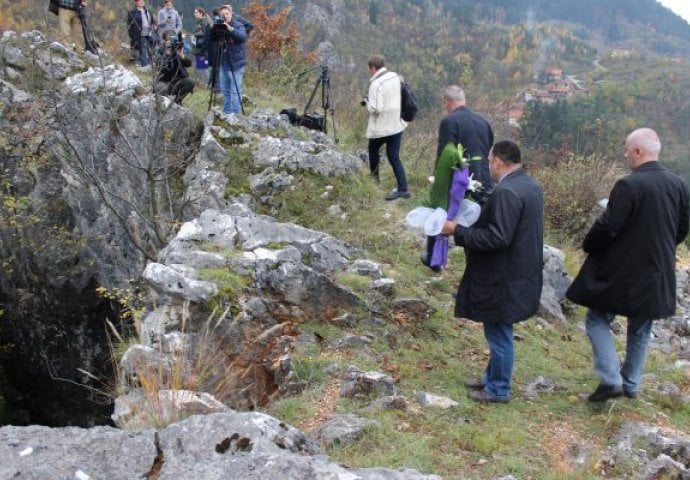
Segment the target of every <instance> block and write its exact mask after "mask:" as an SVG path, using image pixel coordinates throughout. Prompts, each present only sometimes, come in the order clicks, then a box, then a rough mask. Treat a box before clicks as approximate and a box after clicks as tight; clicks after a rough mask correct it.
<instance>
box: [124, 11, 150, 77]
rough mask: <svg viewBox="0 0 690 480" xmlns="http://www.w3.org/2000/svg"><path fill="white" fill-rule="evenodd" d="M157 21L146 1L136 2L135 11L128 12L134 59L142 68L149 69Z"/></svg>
mask: <svg viewBox="0 0 690 480" xmlns="http://www.w3.org/2000/svg"><path fill="white" fill-rule="evenodd" d="M155 30H156V20H155V19H154V18H153V15H152V14H151V12H149V10H148V8H146V6H145V5H144V0H134V9H132V10H130V11H129V12H127V34H128V35H129V44H130V47H131V49H132V52H133V53H134V58H135V60H136V61H137V63H138V64H139V66H140V67H144V68H145V67H148V64H149V57H150V55H151V46H152V45H153V40H152V34H153V33H154V32H155Z"/></svg>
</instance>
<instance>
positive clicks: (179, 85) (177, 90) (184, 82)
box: [155, 77, 194, 103]
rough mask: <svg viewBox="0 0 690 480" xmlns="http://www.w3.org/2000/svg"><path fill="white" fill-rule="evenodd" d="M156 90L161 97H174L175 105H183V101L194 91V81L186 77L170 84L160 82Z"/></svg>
mask: <svg viewBox="0 0 690 480" xmlns="http://www.w3.org/2000/svg"><path fill="white" fill-rule="evenodd" d="M155 88H156V92H157V93H158V94H159V95H173V96H174V97H175V103H182V99H183V98H184V97H186V96H187V95H189V94H190V93H192V92H193V91H194V80H192V79H191V78H189V77H185V78H180V79H178V80H173V81H172V82H169V83H168V82H158V83H156V87H155Z"/></svg>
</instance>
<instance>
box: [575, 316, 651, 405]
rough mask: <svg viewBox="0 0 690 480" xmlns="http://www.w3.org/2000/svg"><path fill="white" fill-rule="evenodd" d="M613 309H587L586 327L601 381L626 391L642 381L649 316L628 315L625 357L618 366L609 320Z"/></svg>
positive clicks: (611, 320)
mask: <svg viewBox="0 0 690 480" xmlns="http://www.w3.org/2000/svg"><path fill="white" fill-rule="evenodd" d="M614 318H615V315H614V314H612V313H606V312H600V311H597V310H591V309H590V310H588V311H587V318H586V321H585V327H586V330H587V336H588V337H589V341H590V342H591V344H592V354H593V356H594V371H595V372H596V374H597V375H598V376H599V378H600V380H601V383H602V384H604V385H613V386H618V385H621V386H623V388H624V389H625V391H627V392H631V393H634V392H637V391H638V390H639V389H640V386H641V384H642V374H643V372H644V362H645V358H646V356H647V347H648V346H649V338H650V335H651V333H652V323H653V322H652V320H649V319H640V318H628V330H627V341H626V344H625V360H624V361H623V366H622V367H621V363H620V359H619V358H618V353H617V352H616V345H615V343H614V338H613V333H612V332H611V322H613V319H614Z"/></svg>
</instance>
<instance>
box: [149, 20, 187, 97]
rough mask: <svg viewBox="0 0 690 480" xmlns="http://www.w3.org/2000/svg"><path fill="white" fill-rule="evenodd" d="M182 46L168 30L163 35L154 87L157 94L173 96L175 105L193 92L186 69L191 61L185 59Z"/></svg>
mask: <svg viewBox="0 0 690 480" xmlns="http://www.w3.org/2000/svg"><path fill="white" fill-rule="evenodd" d="M183 46H184V45H183V44H182V42H180V41H179V40H178V39H177V35H175V33H174V32H171V31H170V30H168V31H166V32H164V33H163V45H162V46H161V51H160V52H159V57H158V65H157V68H158V72H157V75H156V82H155V85H154V90H155V92H156V93H157V94H159V95H174V96H175V103H177V104H181V103H182V99H183V98H184V97H186V96H187V95H189V94H190V93H192V91H194V80H192V79H191V78H189V74H188V73H187V68H186V67H191V66H192V61H191V60H190V59H189V58H187V57H185V55H184V48H183Z"/></svg>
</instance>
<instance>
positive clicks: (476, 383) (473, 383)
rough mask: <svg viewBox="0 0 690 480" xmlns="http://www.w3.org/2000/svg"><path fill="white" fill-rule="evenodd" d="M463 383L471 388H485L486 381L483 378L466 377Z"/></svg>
mask: <svg viewBox="0 0 690 480" xmlns="http://www.w3.org/2000/svg"><path fill="white" fill-rule="evenodd" d="M463 384H464V385H465V386H466V387H467V388H469V389H470V390H484V382H482V379H481V378H466V379H465V381H464V382H463Z"/></svg>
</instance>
